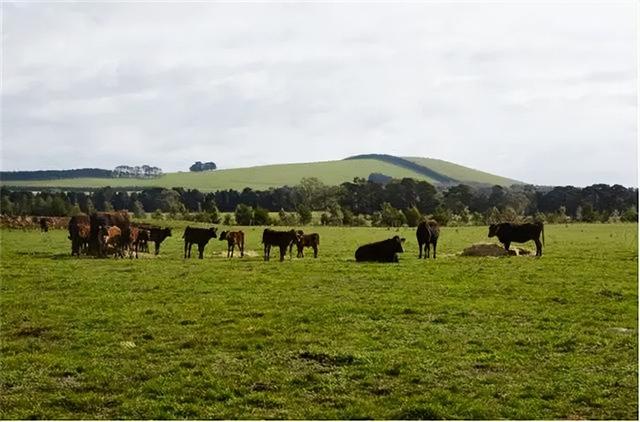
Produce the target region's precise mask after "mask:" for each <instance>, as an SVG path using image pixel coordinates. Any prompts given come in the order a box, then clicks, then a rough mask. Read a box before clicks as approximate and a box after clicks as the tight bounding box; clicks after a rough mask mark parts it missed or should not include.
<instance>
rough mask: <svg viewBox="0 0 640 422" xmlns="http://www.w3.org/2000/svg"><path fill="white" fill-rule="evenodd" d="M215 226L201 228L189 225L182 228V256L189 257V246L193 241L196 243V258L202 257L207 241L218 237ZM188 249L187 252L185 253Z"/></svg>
mask: <svg viewBox="0 0 640 422" xmlns="http://www.w3.org/2000/svg"><path fill="white" fill-rule="evenodd" d="M216 230H217V229H216V228H215V227H211V228H209V229H201V228H199V227H189V226H187V228H186V229H184V234H183V235H182V237H183V238H184V257H185V258H191V247H192V246H193V244H194V243H195V244H196V245H198V258H200V259H202V258H203V255H204V247H205V246H206V245H207V243H209V240H210V239H213V238H216V237H218V235H217V234H216ZM187 251H188V254H187Z"/></svg>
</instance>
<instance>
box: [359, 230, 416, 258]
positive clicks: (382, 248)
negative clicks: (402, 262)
mask: <svg viewBox="0 0 640 422" xmlns="http://www.w3.org/2000/svg"><path fill="white" fill-rule="evenodd" d="M404 240H405V239H404V238H402V239H401V238H400V237H399V236H393V237H392V238H391V239H387V240H382V241H380V242H375V243H369V244H367V245H363V246H360V247H359V248H358V249H357V250H356V261H357V262H363V261H374V262H398V254H399V253H402V252H404V249H402V244H403V243H404Z"/></svg>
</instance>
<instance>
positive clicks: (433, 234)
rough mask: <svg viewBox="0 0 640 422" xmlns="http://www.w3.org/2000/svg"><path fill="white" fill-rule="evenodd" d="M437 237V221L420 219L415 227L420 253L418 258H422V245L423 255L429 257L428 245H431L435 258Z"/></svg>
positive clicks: (434, 257) (438, 232)
mask: <svg viewBox="0 0 640 422" xmlns="http://www.w3.org/2000/svg"><path fill="white" fill-rule="evenodd" d="M438 237H440V227H439V226H438V222H437V221H433V220H430V221H421V222H420V224H418V228H417V229H416V238H417V239H418V248H419V249H420V254H419V255H418V258H422V251H423V245H424V257H425V259H426V258H429V245H433V259H436V246H437V245H438Z"/></svg>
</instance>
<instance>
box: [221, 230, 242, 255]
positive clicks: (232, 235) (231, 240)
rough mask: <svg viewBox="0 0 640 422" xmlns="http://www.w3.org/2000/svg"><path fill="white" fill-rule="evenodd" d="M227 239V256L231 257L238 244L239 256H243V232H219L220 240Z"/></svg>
mask: <svg viewBox="0 0 640 422" xmlns="http://www.w3.org/2000/svg"><path fill="white" fill-rule="evenodd" d="M223 240H226V241H227V258H233V251H234V250H235V249H236V245H238V249H239V250H240V257H243V256H244V232H243V231H242V230H240V231H237V232H231V231H223V232H222V233H220V241H223Z"/></svg>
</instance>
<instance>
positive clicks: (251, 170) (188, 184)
mask: <svg viewBox="0 0 640 422" xmlns="http://www.w3.org/2000/svg"><path fill="white" fill-rule="evenodd" d="M414 160H429V162H431V161H433V162H434V163H435V165H434V168H433V171H430V170H429V169H424V168H420V166H425V164H423V163H422V162H416V163H417V164H419V166H416V167H415V168H411V166H406V165H404V166H403V165H397V164H394V163H391V162H388V161H385V160H382V159H375V158H362V159H360V158H359V159H351V160H339V161H323V162H316V163H297V164H275V165H267V166H257V167H246V168H236V169H227V170H215V171H208V172H197V173H193V172H179V173H167V174H165V175H164V176H162V177H159V178H155V179H127V178H122V179H117V178H104V179H101V178H73V179H56V180H28V181H2V185H4V186H16V187H33V188H99V187H104V186H111V187H115V188H129V187H131V188H133V187H166V188H171V187H183V188H188V189H198V190H201V191H204V192H207V191H215V190H223V189H236V190H242V189H243V188H245V187H250V188H252V189H268V188H270V187H279V186H284V185H289V186H293V185H296V184H298V183H299V182H300V179H302V178H303V177H317V178H318V179H320V180H321V181H322V182H324V183H326V184H328V185H338V184H340V183H343V182H346V181H351V180H353V179H354V178H355V177H363V178H367V177H369V175H370V174H371V173H381V174H384V175H387V176H391V177H393V178H402V177H411V178H414V179H417V180H426V181H428V182H430V183H433V184H438V183H439V182H440V181H441V180H442V179H441V176H442V175H444V176H446V177H447V178H448V179H455V180H458V179H459V178H458V177H456V176H460V179H459V180H465V181H469V182H478V183H497V184H504V185H510V184H512V183H516V182H515V181H512V180H511V179H506V178H503V177H499V176H494V175H491V174H488V173H483V172H479V171H477V170H473V169H469V168H467V167H462V166H458V165H456V164H453V163H448V162H446V161H441V160H431V159H421V158H411V159H410V161H414ZM436 165H437V166H438V167H437V168H436ZM449 173H451V174H449ZM431 175H435V176H433V177H431ZM473 177H477V178H478V179H473ZM450 182H451V181H450Z"/></svg>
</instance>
